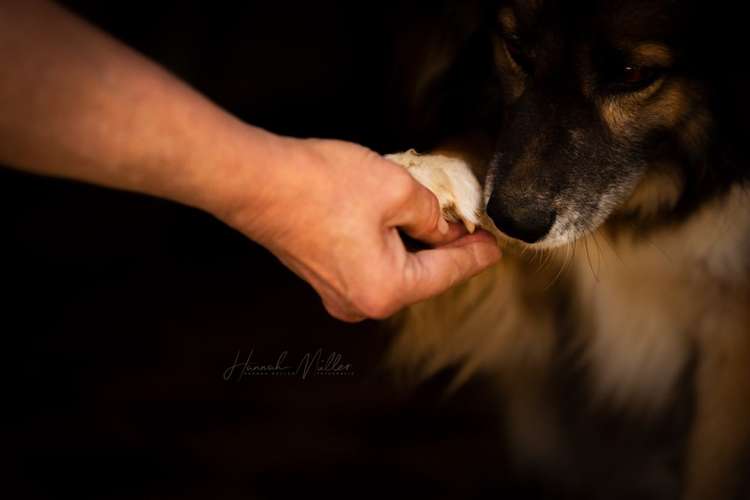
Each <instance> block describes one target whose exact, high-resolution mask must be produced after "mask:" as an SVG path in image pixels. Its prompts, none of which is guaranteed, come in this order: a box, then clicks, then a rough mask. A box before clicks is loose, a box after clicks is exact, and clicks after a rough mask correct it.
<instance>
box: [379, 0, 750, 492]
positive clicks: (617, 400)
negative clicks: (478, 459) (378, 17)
mask: <svg viewBox="0 0 750 500" xmlns="http://www.w3.org/2000/svg"><path fill="white" fill-rule="evenodd" d="M446 5H447V4H446ZM447 8H449V9H452V11H453V12H451V15H449V16H447V18H446V19H447V20H444V21H443V22H447V23H450V22H451V20H455V19H458V20H460V21H461V28H460V29H459V28H455V27H454V28H452V29H450V30H446V29H444V27H443V29H442V30H441V29H437V28H434V27H433V28H430V30H431V31H430V33H432V34H433V35H435V34H437V35H438V36H437V37H435V40H437V41H434V40H433V42H432V44H430V43H428V42H427V40H428V38H429V37H428V36H427V35H425V37H424V38H423V39H421V43H422V46H423V47H427V48H424V49H423V50H424V51H425V52H424V53H422V57H423V58H424V60H425V62H424V64H421V65H420V64H417V63H414V64H412V66H411V69H410V70H409V73H408V78H410V79H411V80H412V82H413V83H412V85H411V86H410V92H412V93H411V94H410V96H409V102H410V107H409V108H408V109H409V113H410V114H411V115H412V118H411V123H412V124H414V125H415V126H416V127H419V128H420V130H421V131H422V132H421V133H422V135H421V136H420V139H419V144H420V149H423V148H427V149H430V150H431V151H432V153H433V154H434V155H440V156H444V157H446V158H450V159H451V161H447V162H445V161H444V162H437V163H435V164H434V165H433V166H432V167H429V166H428V167H425V168H428V169H429V168H432V172H433V173H432V174H429V173H428V174H425V173H424V172H422V173H421V174H420V177H418V179H419V180H420V182H422V183H424V184H425V185H427V186H428V187H431V188H432V189H433V190H435V186H434V185H433V186H430V184H431V179H432V178H439V177H444V176H448V177H451V176H452V179H453V184H455V185H457V184H461V182H462V180H461V179H457V178H456V177H457V176H459V177H460V176H462V175H466V174H465V172H466V171H468V170H466V169H461V168H456V167H455V163H456V162H459V163H461V162H462V163H463V164H464V165H467V166H468V167H470V169H471V171H473V175H474V176H476V178H477V179H479V180H480V182H479V184H481V185H482V186H481V187H477V188H476V189H481V193H479V194H478V195H477V196H476V198H477V199H479V200H480V201H479V202H475V204H476V203H478V204H479V206H477V207H474V208H471V209H467V210H464V212H465V213H464V214H461V213H459V214H457V215H456V213H455V212H456V209H457V206H458V205H459V204H457V203H455V200H453V201H452V202H451V203H450V206H448V202H447V201H446V200H447V199H448V198H458V199H465V198H466V195H465V194H462V193H450V192H449V193H447V194H446V193H443V194H442V195H441V196H440V198H441V203H442V205H443V207H444V209H445V210H446V211H447V212H449V214H452V216H454V218H455V217H456V216H457V217H458V218H462V219H464V220H469V219H472V218H476V216H477V214H478V213H481V215H482V217H483V222H482V223H481V225H482V226H484V227H485V228H488V229H489V230H491V231H493V232H494V233H495V234H496V235H497V237H498V241H499V244H500V245H501V246H503V247H504V249H505V251H504V254H505V256H504V258H503V260H502V262H501V263H499V264H497V265H496V266H494V267H492V268H490V269H488V270H486V271H484V272H483V273H481V274H480V275H478V276H476V277H474V278H473V279H471V280H469V281H468V282H466V283H464V284H462V285H460V286H458V287H456V288H454V289H452V290H449V291H448V292H446V293H444V294H443V295H441V296H438V297H436V298H434V299H431V300H428V301H425V302H423V303H420V304H417V305H415V306H412V307H410V308H409V309H407V310H406V311H404V312H403V313H402V314H401V315H400V316H399V317H398V318H397V319H396V321H397V324H398V329H399V333H398V336H397V338H396V339H395V342H394V345H393V348H392V352H391V358H390V359H391V362H392V364H393V365H394V366H397V367H399V368H400V369H401V370H402V371H403V372H407V373H410V374H412V375H414V377H415V378H416V379H418V380H422V379H424V378H427V377H429V376H431V375H434V374H436V373H437V372H439V371H441V370H444V369H446V368H449V367H453V368H455V369H456V370H457V372H456V379H455V386H456V387H458V386H459V385H460V384H461V383H462V382H463V381H465V380H466V379H467V378H468V377H470V376H473V375H476V374H478V373H481V374H483V376H486V377H489V378H490V379H491V380H493V381H494V382H495V383H496V387H497V389H498V390H497V394H498V398H499V399H500V400H501V401H502V403H503V407H504V411H503V418H502V422H503V425H504V426H505V429H506V435H507V439H508V445H509V448H510V449H511V454H512V456H513V459H514V462H515V463H516V464H517V467H518V470H519V471H523V473H524V474H530V476H531V477H533V478H542V479H545V480H548V481H551V482H552V483H554V484H555V485H557V486H558V487H560V488H563V489H565V488H567V490H568V491H570V492H573V493H574V494H577V495H579V496H577V498H589V497H591V498H605V497H606V498H682V499H684V500H714V499H731V498H737V497H739V495H741V494H742V493H741V491H742V489H743V479H745V478H746V477H748V476H750V461H748V460H747V459H748V452H749V451H750V189H749V188H748V182H750V168H748V166H747V161H748V159H747V158H746V156H747V152H746V148H747V145H748V144H750V142H748V141H747V140H746V139H748V137H747V135H748V134H747V131H746V130H745V128H747V125H746V123H745V119H746V111H747V104H746V103H747V97H746V93H747V89H748V88H750V87H748V86H746V84H747V83H749V81H748V78H747V70H746V69H745V68H744V67H743V66H744V62H743V59H741V57H744V56H739V54H741V53H742V50H741V48H742V46H743V45H742V38H743V33H742V29H743V26H742V21H741V19H742V17H741V16H739V15H738V14H733V13H732V12H730V9H731V7H729V6H728V5H725V4H718V3H713V4H712V3H707V2H698V1H695V0H687V1H680V0H649V1H646V0H582V1H576V2H573V1H570V2H565V1H563V0H525V1H524V0H508V1H499V2H493V1H479V2H465V3H464V4H462V5H459V4H457V3H454V4H450V6H449V7H447ZM458 9H460V10H461V12H462V14H461V15H460V16H459V15H456V12H458ZM466 12H468V13H466ZM467 19H472V21H471V22H468V21H466V20H467ZM469 26H470V28H469ZM410 36H411V37H412V38H414V35H413V34H411V35H410ZM405 54H406V56H405V57H409V58H412V60H416V59H415V58H418V57H419V52H418V51H417V52H415V51H413V50H412V51H406V52H405ZM415 116H416V117H417V118H414V117H415ZM419 116H421V118H419ZM425 131H429V132H425ZM401 161H402V163H403V162H404V161H406V160H404V159H403V158H401ZM445 164H448V165H453V166H452V167H451V168H450V169H445V168H443V167H441V165H445ZM462 172H464V173H462ZM468 182H469V183H471V181H470V180H469V181H468ZM433 184H434V183H433ZM464 184H465V183H464ZM443 185H444V186H445V185H446V184H445V183H443ZM448 185H450V183H449V184H448ZM444 189H447V190H448V191H451V188H450V187H448V188H444ZM473 211H475V212H476V213H474V214H472V213H471V212H473ZM471 224H472V225H473V224H474V222H472V223H471ZM613 471H614V472H613ZM573 493H571V494H573ZM745 494H748V493H747V492H746V493H745ZM749 498H750V497H749Z"/></svg>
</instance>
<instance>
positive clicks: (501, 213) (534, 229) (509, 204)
mask: <svg viewBox="0 0 750 500" xmlns="http://www.w3.org/2000/svg"><path fill="white" fill-rule="evenodd" d="M537 204H538V202H537ZM534 205H535V204H534V203H525V202H524V201H523V200H515V199H505V200H504V199H503V197H501V196H495V195H494V194H493V195H492V196H491V197H490V200H489V202H488V203H487V215H489V216H490V218H491V219H492V221H493V222H494V223H495V226H497V228H498V229H499V230H500V231H502V232H503V233H505V234H506V235H508V236H510V237H511V238H516V239H518V240H521V241H524V242H526V243H534V242H537V241H539V240H541V239H542V238H544V237H545V236H546V235H547V233H549V230H550V229H552V225H553V224H554V223H555V217H556V213H555V210H554V209H553V208H551V207H550V208H547V207H538V206H534Z"/></svg>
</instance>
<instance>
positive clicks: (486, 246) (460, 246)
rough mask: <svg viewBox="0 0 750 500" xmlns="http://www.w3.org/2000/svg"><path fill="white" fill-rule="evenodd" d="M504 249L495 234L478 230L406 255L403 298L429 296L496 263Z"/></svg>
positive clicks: (425, 297) (410, 301)
mask: <svg viewBox="0 0 750 500" xmlns="http://www.w3.org/2000/svg"><path fill="white" fill-rule="evenodd" d="M501 254H502V252H501V251H500V248H499V247H498V246H497V242H496V240H495V238H494V237H493V236H492V235H491V234H489V233H488V232H486V231H482V230H480V231H477V232H476V233H474V234H471V235H467V236H464V237H463V238H460V239H458V240H456V241H455V242H453V243H451V244H449V245H446V246H442V247H439V248H434V249H429V250H421V251H419V252H416V253H411V254H409V255H408V256H407V259H406V264H405V265H406V269H405V272H404V279H405V281H406V283H404V287H403V289H402V291H403V299H404V301H405V302H406V303H409V304H413V303H415V302H420V301H422V300H425V299H428V298H430V297H433V296H435V295H438V294H439V293H442V292H444V291H445V290H447V289H449V288H451V287H452V286H454V285H456V284H458V283H460V282H462V281H464V280H466V279H468V278H470V277H472V276H474V275H476V274H478V273H479V272H481V271H483V270H484V269H486V268H487V267H489V266H491V265H492V264H495V263H496V262H497V261H498V260H499V259H500V256H501Z"/></svg>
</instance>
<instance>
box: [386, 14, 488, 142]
mask: <svg viewBox="0 0 750 500" xmlns="http://www.w3.org/2000/svg"><path fill="white" fill-rule="evenodd" d="M493 3H494V2H491V1H487V0H464V1H461V2H456V1H450V0H441V1H433V2H414V3H411V2H409V3H408V5H406V6H403V7H402V12H401V13H400V14H399V19H400V23H403V24H402V25H395V26H393V28H394V31H395V33H394V39H395V45H394V56H393V58H392V61H393V65H394V71H393V72H392V75H393V77H392V79H391V85H392V92H391V94H392V95H394V96H395V98H394V100H393V103H392V104H393V108H394V110H393V114H392V117H393V120H392V121H391V122H392V123H397V124H399V130H398V135H400V136H401V138H403V139H404V140H406V141H408V146H409V147H417V148H418V149H422V150H425V149H431V148H432V147H434V146H435V145H436V144H437V143H439V142H440V141H441V140H442V139H444V138H445V137H447V136H450V135H452V134H455V133H456V132H457V131H459V130H460V129H461V128H463V127H465V126H467V125H468V124H469V123H471V124H473V125H474V126H476V124H477V117H478V114H482V113H486V110H488V109H493V108H492V107H491V106H488V105H487V99H486V97H490V98H491V96H485V95H484V94H485V93H487V94H491V92H492V89H497V88H498V86H497V85H495V86H493V85H491V84H490V80H491V79H492V78H493V75H494V71H495V70H494V65H493V58H492V46H491V40H490V37H489V33H488V27H489V25H490V23H489V22H488V21H489V20H491V19H494V15H493V14H492V12H491V10H492V5H493ZM396 113H397V114H396ZM389 114H391V113H389ZM404 117H405V118H404Z"/></svg>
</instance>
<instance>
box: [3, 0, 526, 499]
mask: <svg viewBox="0 0 750 500" xmlns="http://www.w3.org/2000/svg"><path fill="white" fill-rule="evenodd" d="M67 4H68V5H69V6H70V7H71V8H72V9H73V10H75V11H77V12H78V13H80V14H81V15H83V16H85V17H87V18H88V19H90V20H91V21H92V22H94V23H96V24H98V25H99V26H101V27H102V28H104V29H105V30H106V31H108V32H110V33H112V34H113V35H115V36H116V37H118V38H120V39H121V40H123V41H125V42H126V43H128V44H129V45H131V46H133V47H135V48H136V49H138V50H140V51H141V52H143V53H145V54H147V55H148V56H150V57H152V58H154V59H155V60H157V61H159V62H160V63H162V64H164V65H165V66H166V67H168V68H169V69H170V70H172V71H173V72H174V73H176V74H177V75H179V76H180V77H182V78H184V79H186V80H187V81H189V82H190V83H191V84H192V85H193V86H194V87H196V88H197V89H199V90H200V91H202V92H203V93H205V94H206V95H208V96H209V97H210V98H211V99H213V100H214V101H216V102H217V103H219V104H220V105H221V106H223V107H225V108H227V109H229V110H231V111H232V112H233V113H235V114H237V115H238V116H240V117H241V118H243V119H244V120H247V121H248V122H250V123H253V124H255V125H259V126H263V127H266V128H268V129H270V130H272V131H274V132H278V133H283V134H289V135H295V136H301V137H304V136H319V137H335V138H340V139H347V140H353V141H357V142H360V143H363V144H365V145H367V146H369V147H372V148H374V149H376V150H378V151H380V152H389V151H395V150H401V149H404V148H405V147H410V146H413V145H414V144H413V143H410V140H411V139H409V131H408V127H404V122H405V119H404V118H403V117H400V116H399V113H398V109H396V110H394V107H395V108H398V107H399V105H400V104H401V101H400V99H401V91H400V87H399V86H400V85H401V84H402V83H403V75H404V74H406V73H407V72H408V68H403V67H400V66H399V64H401V62H399V60H398V58H397V57H396V55H394V54H397V53H398V49H399V46H398V43H397V41H396V40H397V39H398V38H399V37H398V36H396V35H399V34H400V33H403V30H409V29H410V26H413V25H414V26H415V25H417V24H418V22H419V19H415V18H414V17H413V16H423V17H424V18H429V16H432V15H434V14H435V12H436V7H435V5H437V4H438V2H432V3H425V4H424V5H421V6H419V5H415V4H412V3H410V4H404V3H398V4H397V3H393V4H383V3H374V2H373V3H370V2H332V1H323V2H287V1H285V2H281V1H278V2H252V1H251V2H236V3H230V2H226V3H223V4H222V3H219V2H212V3H200V2H176V1H173V2H169V1H164V2H148V3H147V2H143V3H140V2H124V1H115V2H96V1H76V2H67ZM405 16H406V17H405ZM409 16H412V17H409ZM420 19H421V18H420ZM0 204H2V210H0V225H1V226H0V227H2V229H3V236H2V240H0V242H1V243H2V245H1V247H0V257H2V258H1V259H0V263H1V264H0V290H1V291H2V294H3V298H2V307H1V308H0V312H1V314H2V322H1V323H0V329H1V331H2V334H3V336H2V339H3V341H4V343H5V346H4V348H3V350H2V352H3V354H4V358H5V360H4V364H3V366H4V367H5V368H9V370H8V375H7V376H6V382H9V384H8V386H9V389H8V390H7V392H6V395H5V398H4V400H5V404H4V405H3V406H4V408H5V410H6V414H7V416H8V417H9V418H10V420H11V423H10V424H8V425H6V426H4V432H3V433H4V436H3V443H4V448H5V449H6V450H7V451H8V452H9V453H7V455H6V457H8V460H9V463H7V464H5V466H4V469H5V470H6V471H9V472H10V477H11V481H10V483H6V486H5V488H6V490H7V491H12V490H14V489H16V492H14V493H12V495H11V496H12V497H13V498H67V497H71V496H72V497H75V498H211V499H234V498H247V499H254V498H258V499H262V498H298V497H300V496H302V495H313V494H314V495H323V496H326V497H348V498H382V497H384V496H395V497H401V496H406V495H414V496H415V497H417V498H461V499H471V498H502V497H508V498H521V496H523V494H524V493H525V494H526V495H527V496H528V497H536V496H537V495H541V490H540V489H539V487H538V486H536V485H533V484H524V483H523V481H521V480H519V479H516V478H513V477H511V475H510V473H509V472H507V470H508V469H507V464H505V463H504V460H503V458H502V457H503V453H502V441H501V440H500V438H499V437H498V434H497V433H498V430H497V429H496V423H497V422H498V418H497V416H496V412H495V408H494V407H493V405H492V404H490V401H492V397H491V395H490V394H488V391H489V389H488V387H487V386H486V385H485V384H484V383H483V382H482V381H479V380H477V381H473V382H471V383H469V384H468V385H467V386H466V387H464V388H463V389H461V390H460V391H459V392H458V393H457V394H456V395H455V396H454V397H452V398H445V397H443V389H444V388H445V386H446V384H447V382H448V381H449V379H450V373H445V374H441V375H440V376H438V377H436V378H435V379H434V380H432V381H430V382H428V383H427V384H425V385H423V386H422V387H420V388H418V389H417V390H413V391H412V390H404V389H400V388H399V385H398V384H395V383H393V381H392V380H391V379H390V378H389V377H388V375H387V374H386V373H385V372H384V371H383V370H382V369H381V368H380V361H381V357H382V355H383V353H384V351H385V349H386V347H387V342H388V338H389V335H390V333H389V332H388V331H387V329H386V328H384V327H382V326H381V325H378V324H376V323H373V322H366V323H362V324H358V325H345V324H342V323H338V322H336V321H334V320H332V319H331V318H329V317H328V316H327V315H326V314H325V312H324V310H323V308H322V307H321V305H320V303H319V300H318V298H317V296H316V295H315V294H314V293H313V292H312V290H311V289H310V288H308V286H307V285H306V284H304V283H303V282H301V281H300V280H298V279H297V278H296V277H294V276H293V275H292V274H291V273H290V272H289V271H287V270H286V269H285V268H283V267H282V266H281V265H280V264H279V263H278V262H277V261H276V260H275V259H274V258H273V257H272V256H271V255H270V254H268V253H267V252H266V251H265V250H263V249H262V248H260V247H258V246H257V245H255V244H253V243H252V242H250V241H248V240H246V239H244V238H243V237H242V236H240V235H239V234H237V233H235V232H234V231H232V230H231V229H228V228H227V227H225V226H223V225H222V224H220V223H219V222H217V221H216V220H214V219H213V218H212V217H211V216H209V215H207V214H204V213H200V212H198V211H196V210H192V209H189V208H185V207H182V206H177V205H175V204H172V203H169V202H165V201H162V200H156V199H151V198H147V197H143V196H139V195H135V194H130V193H122V192H116V191H111V190H107V189H102V188H98V187H93V186H88V185H82V184H76V183H73V182H68V181H64V180H55V179H44V178H38V177H34V176H30V175H25V174H21V173H18V172H15V171H11V170H7V169H0ZM297 208H299V209H300V210H303V209H304V207H297ZM319 348H322V349H323V350H324V352H326V353H329V352H334V351H335V352H338V353H341V355H342V356H343V361H344V362H346V363H350V364H351V365H352V370H353V374H352V375H350V376H339V377H332V376H327V377H326V376H311V377H309V378H307V379H304V380H303V379H302V378H300V377H292V376H286V377H273V376H262V377H261V376H258V377H247V378H245V379H243V380H239V381H238V380H236V379H235V380H233V381H230V382H227V381H225V380H224V379H223V377H222V374H223V372H224V370H225V369H226V368H227V367H228V366H229V365H230V364H232V362H233V361H234V358H235V356H236V355H237V352H238V351H240V352H241V353H242V354H243V355H246V354H247V353H248V352H249V351H250V350H251V349H253V350H254V356H255V357H256V358H257V359H258V361H268V362H272V361H273V360H275V359H276V357H277V356H278V355H279V354H280V353H281V352H283V351H285V350H286V351H289V356H288V359H291V360H299V359H301V357H302V356H303V355H304V353H306V352H314V351H315V350H316V349H319Z"/></svg>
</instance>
